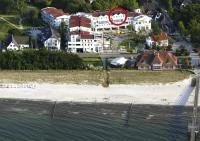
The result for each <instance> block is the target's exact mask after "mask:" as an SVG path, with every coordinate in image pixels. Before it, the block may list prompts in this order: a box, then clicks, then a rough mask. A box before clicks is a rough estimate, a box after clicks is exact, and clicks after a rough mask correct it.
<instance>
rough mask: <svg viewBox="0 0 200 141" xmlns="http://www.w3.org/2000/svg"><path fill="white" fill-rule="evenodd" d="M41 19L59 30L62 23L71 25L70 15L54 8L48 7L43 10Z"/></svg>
mask: <svg viewBox="0 0 200 141" xmlns="http://www.w3.org/2000/svg"><path fill="white" fill-rule="evenodd" d="M41 17H42V19H43V21H44V22H46V23H47V24H49V25H50V26H51V27H54V28H58V27H59V26H60V24H61V22H62V21H64V22H65V23H66V24H67V25H68V24H69V18H70V15H68V14H66V13H64V12H63V11H61V10H59V9H56V8H54V7H47V8H43V9H42V10H41Z"/></svg>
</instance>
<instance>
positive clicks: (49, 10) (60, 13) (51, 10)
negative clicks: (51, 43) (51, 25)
mask: <svg viewBox="0 0 200 141" xmlns="http://www.w3.org/2000/svg"><path fill="white" fill-rule="evenodd" d="M41 11H44V12H46V13H48V14H50V15H52V16H53V17H54V18H57V17H60V16H63V15H69V14H68V13H65V12H64V11H63V10H62V9H57V8H55V7H46V8H43V9H42V10H41Z"/></svg>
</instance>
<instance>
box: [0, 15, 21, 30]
mask: <svg viewBox="0 0 200 141" xmlns="http://www.w3.org/2000/svg"><path fill="white" fill-rule="evenodd" d="M0 20H2V21H5V22H7V23H8V24H9V25H11V26H13V27H14V28H17V29H23V26H22V25H20V26H19V25H15V24H13V23H11V22H9V21H8V20H6V19H5V18H4V17H0Z"/></svg>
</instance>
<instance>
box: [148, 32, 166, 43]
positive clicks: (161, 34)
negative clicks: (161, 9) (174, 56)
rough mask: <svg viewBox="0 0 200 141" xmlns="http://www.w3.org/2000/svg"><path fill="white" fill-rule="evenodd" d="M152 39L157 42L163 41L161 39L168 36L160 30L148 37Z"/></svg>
mask: <svg viewBox="0 0 200 141" xmlns="http://www.w3.org/2000/svg"><path fill="white" fill-rule="evenodd" d="M150 38H151V40H152V41H154V42H158V41H163V40H168V36H167V34H166V33H164V32H161V33H160V34H159V35H153V36H151V37H150Z"/></svg>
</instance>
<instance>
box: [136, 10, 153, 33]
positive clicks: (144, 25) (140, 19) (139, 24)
mask: <svg viewBox="0 0 200 141" xmlns="http://www.w3.org/2000/svg"><path fill="white" fill-rule="evenodd" d="M151 20H152V18H151V17H149V16H147V15H143V14H139V13H138V15H137V16H135V17H134V18H133V21H132V26H133V30H134V31H135V32H140V31H151Z"/></svg>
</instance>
